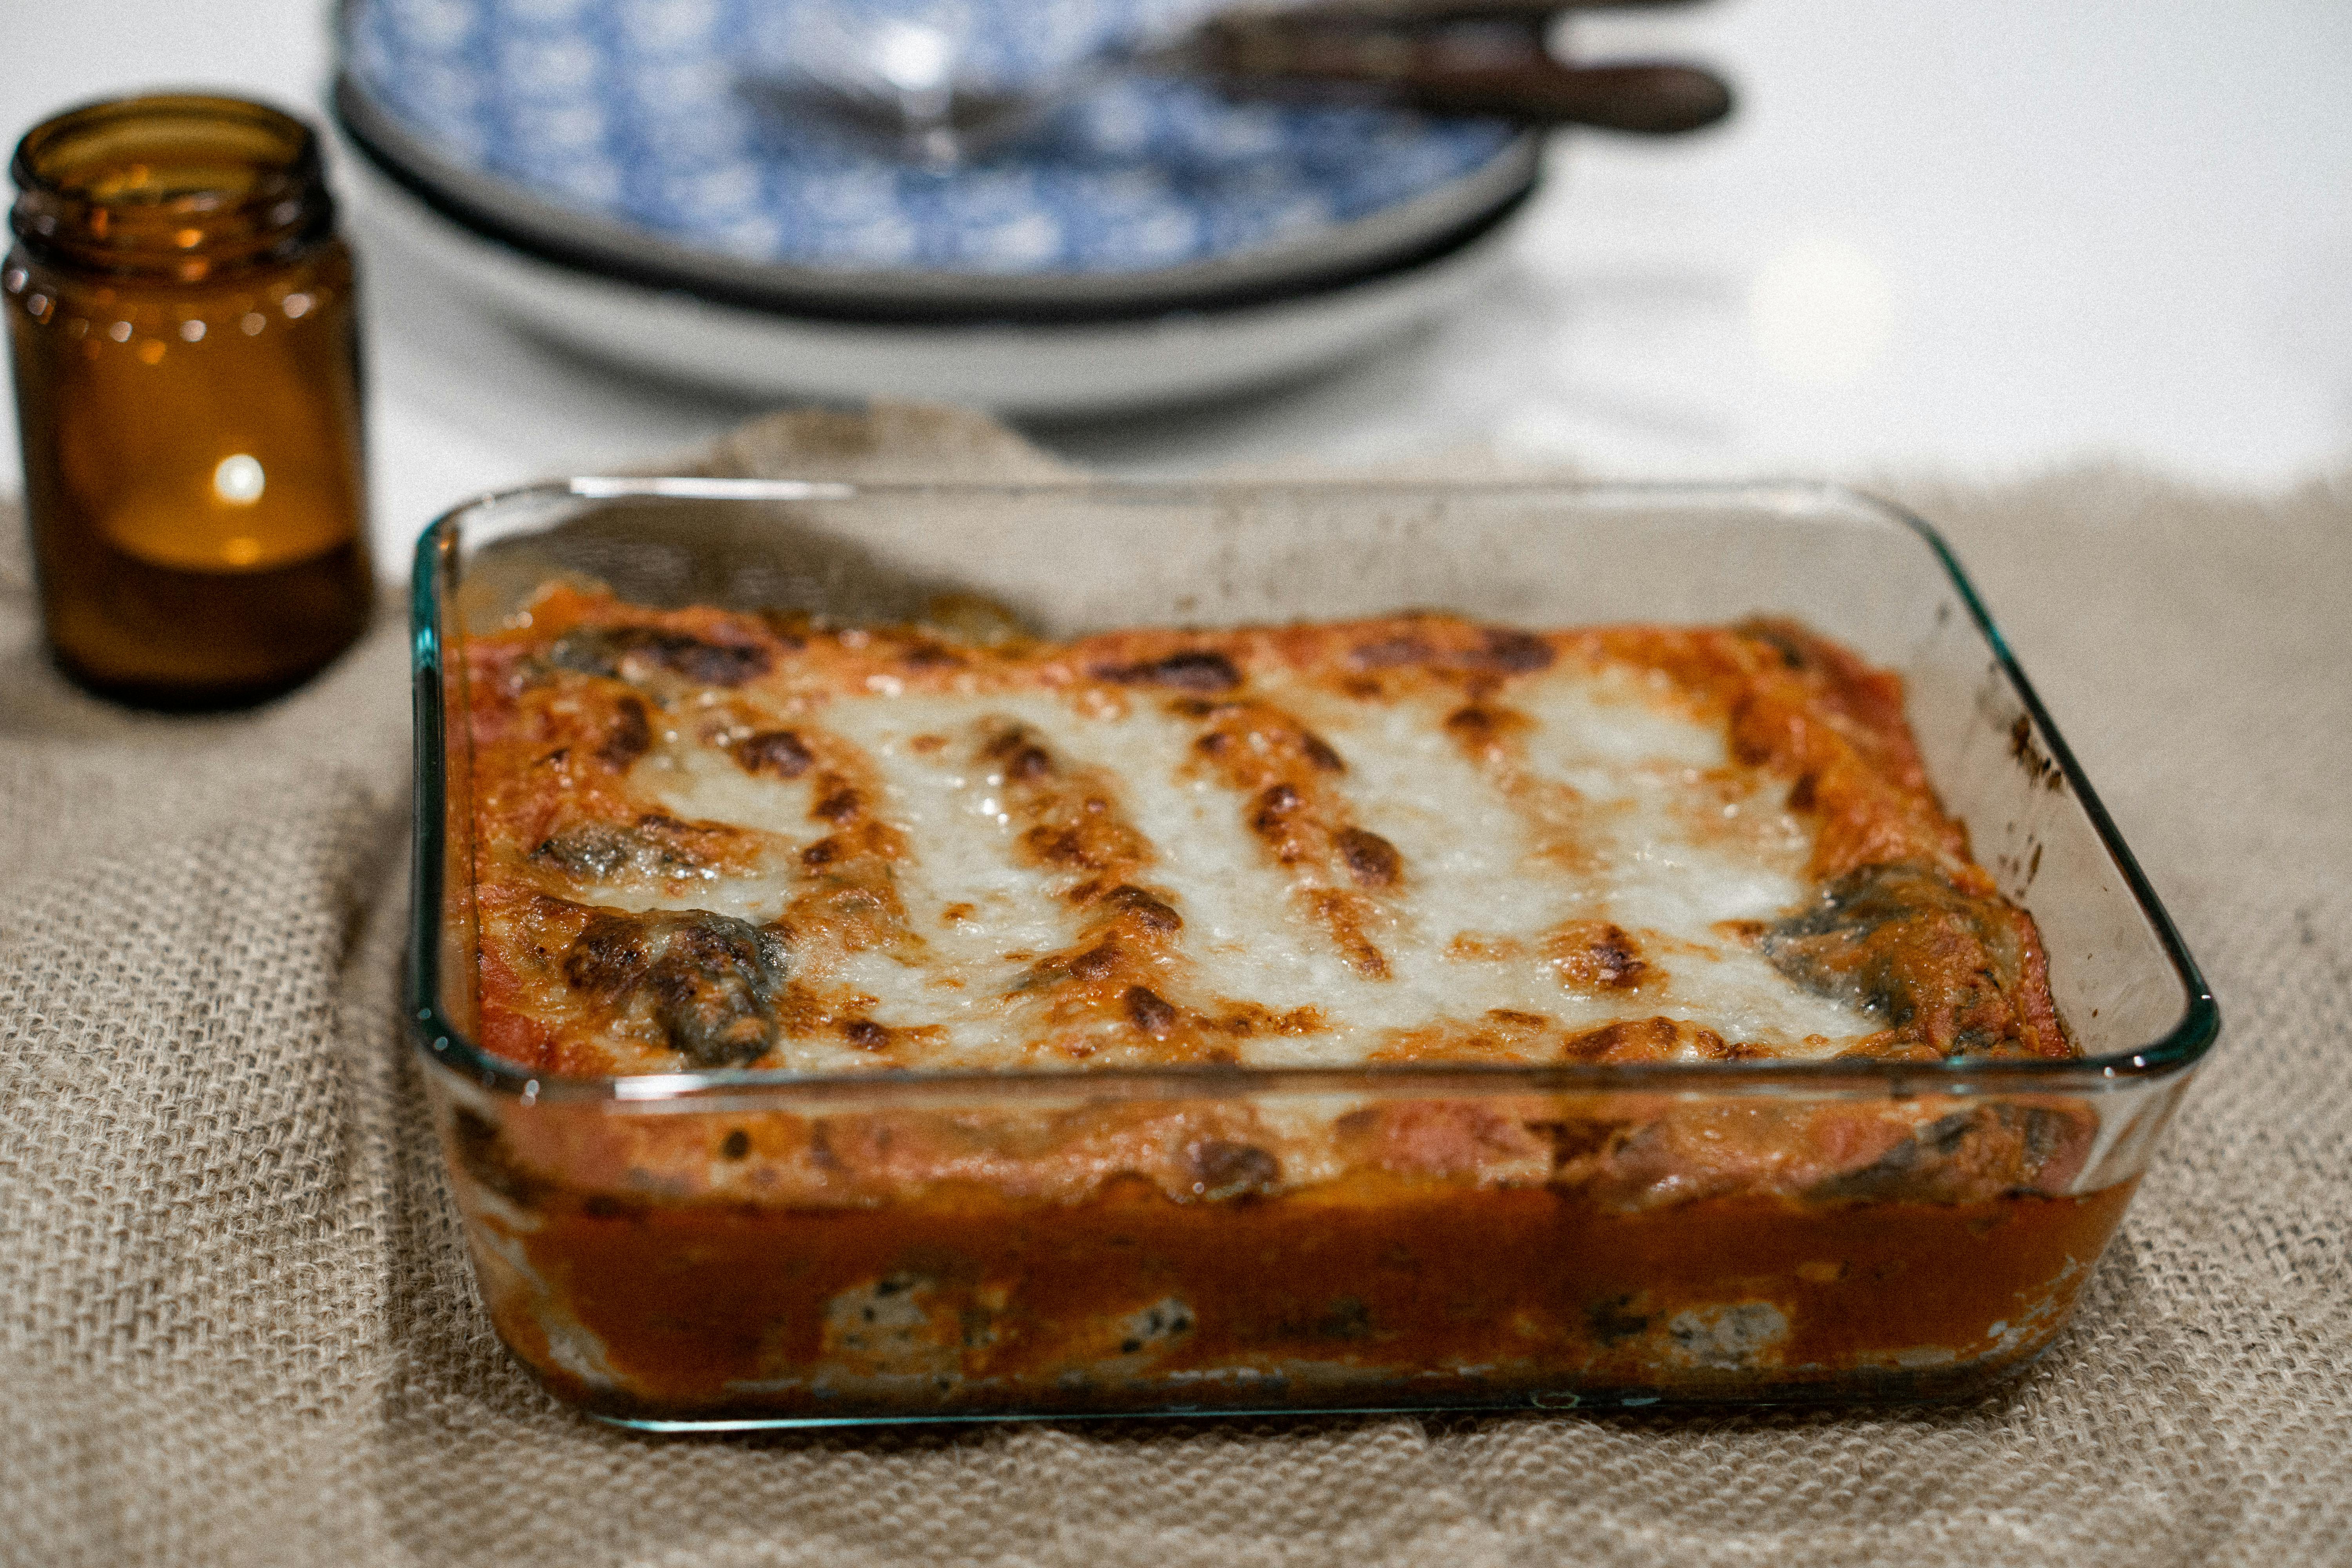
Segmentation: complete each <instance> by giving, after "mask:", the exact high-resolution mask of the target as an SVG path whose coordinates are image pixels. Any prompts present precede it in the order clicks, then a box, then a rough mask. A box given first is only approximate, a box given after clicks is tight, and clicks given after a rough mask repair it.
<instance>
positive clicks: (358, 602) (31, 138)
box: [0, 96, 374, 707]
mask: <svg viewBox="0 0 2352 1568" xmlns="http://www.w3.org/2000/svg"><path fill="white" fill-rule="evenodd" d="M10 172H11V174H13V175H14V176H15V179H16V187H17V192H18V195H17V197H16V205H15V207H14V208H13V210H12V211H11V213H10V215H9V226H10V227H11V228H12V229H13V230H14V231H15V233H16V247H15V248H14V249H12V250H11V251H10V252H9V253H8V258H7V261H6V262H5V266H0V285H5V300H6V307H5V308H6V310H7V313H8V325H9V328H10V336H11V338H12V340H13V342H14V345H15V360H16V409H17V418H18V421H19V425H20V426H21V429H22V432H23V436H24V452H25V500H26V510H27V513H28V514H29V521H30V522H31V526H32V534H33V556H34V567H35V571H36V572H37V574H38V577H39V580H40V586H41V600H42V608H43V613H44V616H45V617H46V620H47V627H48V636H49V643H50V647H52V649H54V651H55V653H56V655H57V658H58V662H59V663H61V664H62V665H64V667H65V668H66V669H67V671H68V673H69V674H71V675H72V676H74V677H75V678H76V679H79V680H80V681H81V682H83V683H84V684H85V685H88V686H89V687H92V688H94V689H99V690H101V691H104V692H107V693H109V694H110V695H114V696H118V697H121V698H124V699H127V700H132V701H138V702H144V703H150V704H154V705H158V706H167V707H214V706H225V705H233V704H236V703H240V702H247V701H252V700H257V699H260V698H263V697H267V696H269V695H271V694H272V693H274V692H278V691H282V690H284V689H287V688H289V687H290V686H292V685H294V684H296V683H297V682H299V681H300V680H302V679H305V678H306V677H308V676H310V674H311V673H313V672H314V671H316V670H317V669H318V668H320V666H322V665H324V664H326V663H327V662H328V661H329V660H330V659H331V658H334V657H335V655H336V654H338V653H340V652H341V651H342V650H343V649H344V648H345V647H349V646H350V645H351V643H352V639H353V638H355V637H358V636H359V634H360V632H361V630H362V628H363V627H364V626H365V625H366V624H367V619H368V614H369V611H370V609H371V607H372V605H373V600H374V580H373V574H372V572H371V571H370V568H369V564H368V554H367V527H366V516H365V472H364V463H363V458H362V447H361V427H360V424H361V421H360V383H359V375H360V365H359V322H358V314H357V300H356V299H355V298H354V295H353V291H352V290H353V272H352V257H351V252H350V250H349V249H347V248H346V247H345V246H344V245H343V242H342V241H341V239H340V238H338V237H336V234H335V212H334V204H333V202H332V200H331V198H330V197H329V195H328V194H327V185H326V180H325V176H324V171H323V169H322V167H321V164H320V153H319V142H318V138H317V137H316V136H315V135H314V134H313V133H312V132H311V131H310V128H309V127H308V126H306V125H304V124H303V123H302V122H301V121H298V120H295V119H292V118H290V117H289V116H287V115H285V114H281V113H279V112H278V111H277V110H272V109H266V108H263V107H262V106H260V105H258V104H252V103H245V102H240V101H238V100H234V99H226V98H207V97H193V96H158V97H152V98H136V99H128V100H121V101H119V102H113V103H101V104H95V105H92V106H90V107H88V108H84V109H77V110H71V111H69V112H68V113H65V114H61V115H59V116H58V117H57V118H56V119H54V120H51V121H47V122H46V123H44V124H42V125H39V126H37V127H36V128H35V129H34V130H33V131H32V132H30V133H29V134H27V135H26V137H25V139H24V141H23V142H22V143H21V144H19V145H18V147H17V149H16V161H15V163H14V165H13V167H12V168H11V171H10Z"/></svg>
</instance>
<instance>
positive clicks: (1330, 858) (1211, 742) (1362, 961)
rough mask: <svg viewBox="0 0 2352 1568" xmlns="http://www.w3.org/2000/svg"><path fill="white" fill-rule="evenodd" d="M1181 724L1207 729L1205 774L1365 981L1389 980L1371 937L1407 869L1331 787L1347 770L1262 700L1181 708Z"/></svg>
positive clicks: (1202, 755) (1179, 704) (1175, 709)
mask: <svg viewBox="0 0 2352 1568" xmlns="http://www.w3.org/2000/svg"><path fill="white" fill-rule="evenodd" d="M1169 712H1170V713H1171V715H1173V716H1174V717H1176V718H1179V719H1182V720H1187V721H1194V722H1196V723H1197V724H1198V725H1199V726H1200V730H1199V733H1198V735H1197V737H1196V738H1195V739H1194V741H1193V742H1192V750H1193V752H1194V754H1195V757H1196V759H1197V763H1196V765H1198V766H1199V767H1200V768H1202V770H1204V771H1205V772H1206V773H1209V774H1210V776H1212V777H1213V778H1215V779H1216V780H1217V781H1218V782H1219V783H1220V784H1223V785H1224V786H1225V787H1226V788H1227V789H1229V790H1232V791H1234V793H1235V794H1237V795H1240V796H1241V797H1242V799H1243V800H1244V803H1245V804H1244V807H1243V809H1244V813H1245V814H1246V820H1247V821H1248V824H1249V828H1250V831H1251V833H1253V834H1254V835H1255V836H1256V838H1257V841H1258V843H1259V845H1260V846H1261V847H1263V849H1264V850H1265V854H1266V856H1267V858H1269V859H1271V860H1272V861H1273V862H1274V863H1275V864H1276V865H1277V866H1279V867H1281V868H1283V869H1284V870H1285V871H1286V872H1287V873H1288V874H1289V876H1290V878H1291V879H1292V881H1293V882H1294V883H1295V884H1296V891H1295V893H1294V895H1293V896H1294V898H1295V899H1296V900H1297V903H1298V906H1299V907H1300V908H1301V909H1302V910H1305V911H1306V913H1307V916H1308V918H1309V919H1310V920H1311V921H1313V922H1314V923H1315V924H1316V925H1317V926H1318V927H1319V928H1321V930H1322V931H1324V932H1325V933H1326V934H1327V935H1328V937H1329V938H1330V941H1331V945H1332V946H1333V947H1334V948H1335V949H1337V950H1338V951H1339V955H1340V956H1341V957H1342V958H1344V959H1345V960H1347V963H1348V966H1349V968H1351V969H1353V970H1354V971H1355V972H1356V973H1358V974H1360V975H1362V976H1363V977H1364V978H1365V979H1367V980H1385V979H1387V978H1389V963H1388V959H1387V957H1386V956H1385V955H1384V954H1383V953H1382V952H1381V949H1380V946H1379V944H1378V942H1375V941H1374V940H1373V933H1374V932H1376V931H1379V930H1380V928H1381V926H1382V925H1384V924H1386V923H1387V922H1388V921H1390V920H1391V918H1392V915H1391V900H1394V899H1395V898H1397V897H1400V896H1402V893H1403V892H1404V890H1405V889H1404V878H1405V866H1404V860H1403V858H1402V856H1401V855H1399V854H1398V853H1397V847H1396V846H1395V845H1394V844H1392V843H1391V842H1390V841H1389V840H1388V839H1386V838H1384V837H1381V835H1380V834H1377V833H1374V832H1372V831H1371V830H1370V829H1369V828H1366V827H1362V826H1359V825H1358V824H1357V823H1356V822H1355V821H1354V813H1353V809H1352V807H1351V806H1350V805H1349V802H1348V799H1347V797H1346V796H1345V795H1341V794H1340V793H1339V790H1338V789H1337V788H1336V787H1334V786H1335V781H1336V780H1337V778H1338V777H1339V775H1340V774H1341V773H1346V772H1347V763H1346V762H1345V760H1343V759H1342V758H1341V757H1340V755H1339V752H1336V751H1334V750H1332V748H1331V746H1330V743H1329V742H1327V741H1325V740H1324V739H1323V738H1322V737H1321V736H1319V735H1318V734H1316V733H1315V731H1312V730H1310V729H1308V728H1307V726H1306V725H1305V724H1304V723H1302V722H1300V721H1299V720H1298V719H1297V716H1295V715H1294V714H1291V713H1289V712H1287V711H1286V710H1284V709H1282V708H1281V707H1279V706H1277V705H1276V704H1274V703H1272V702H1268V701H1265V700H1261V699H1257V698H1248V697H1244V698H1237V699H1233V700H1225V701H1208V700H1201V699H1190V700H1178V701H1174V702H1171V703H1170V704H1169Z"/></svg>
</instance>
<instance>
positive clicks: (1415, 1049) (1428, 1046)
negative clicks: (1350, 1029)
mask: <svg viewBox="0 0 2352 1568" xmlns="http://www.w3.org/2000/svg"><path fill="white" fill-rule="evenodd" d="M1558 1048H1559V1041H1558V1031H1557V1028H1556V1026H1554V1024H1553V1023H1552V1020H1551V1019H1549V1018H1548V1017H1546V1016H1544V1015H1542V1014H1541V1013H1522V1012H1519V1011H1517V1010H1516V1009H1514V1008H1509V1007H1490V1008H1488V1009H1487V1010H1486V1013H1485V1014H1484V1015H1482V1016H1480V1017H1478V1018H1477V1019H1475V1021H1473V1020H1465V1019H1460V1018H1439V1019H1436V1020H1434V1021H1433V1022H1431V1023H1427V1024H1421V1025H1416V1026H1412V1027H1410V1028H1402V1029H1391V1030H1388V1031H1386V1032H1385V1033H1384V1034H1383V1036H1382V1037H1381V1046H1380V1048H1379V1049H1377V1050H1374V1051H1372V1052H1370V1054H1369V1056H1368V1057H1367V1058H1366V1059H1368V1060H1370V1061H1379V1062H1440V1061H1455V1062H1525V1061H1538V1060H1544V1059H1548V1058H1550V1057H1552V1056H1554V1055H1555V1054H1557V1051H1558Z"/></svg>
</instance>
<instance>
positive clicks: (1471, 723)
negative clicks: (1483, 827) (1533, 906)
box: [1445, 643, 1599, 871]
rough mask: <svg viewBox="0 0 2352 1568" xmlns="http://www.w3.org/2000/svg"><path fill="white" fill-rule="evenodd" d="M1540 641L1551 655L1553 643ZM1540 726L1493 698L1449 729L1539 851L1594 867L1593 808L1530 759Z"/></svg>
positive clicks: (1461, 712) (1471, 707)
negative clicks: (1531, 734)
mask: <svg viewBox="0 0 2352 1568" xmlns="http://www.w3.org/2000/svg"><path fill="white" fill-rule="evenodd" d="M1537 646H1538V647H1543V648H1544V652H1545V654H1546V656H1547V657H1549V654H1550V651H1551V650H1550V648H1549V647H1548V646H1546V645H1543V644H1540V643H1538V645H1537ZM1534 728H1535V721H1534V720H1532V719H1530V718H1528V716H1527V715H1526V714H1525V713H1522V712H1520V711H1518V710H1517V709H1513V708H1506V707H1503V706H1501V705H1499V704H1496V703H1494V702H1490V701H1479V702H1472V703H1469V704H1466V705H1465V706H1464V707H1461V708H1458V709H1456V710H1454V712H1453V713H1452V714H1450V715H1449V716H1448V717H1447V718H1446V721H1445V732H1446V733H1447V734H1449V735H1451V736H1452V737H1453V738H1454V744H1455V745H1456V746H1458V747H1460V748H1461V751H1462V754H1463V755H1464V756H1465V757H1466V758H1468V759H1469V760H1470V762H1471V763H1473V764H1475V766H1476V767H1477V768H1478V770H1479V771H1480V772H1482V773H1485V774H1486V778H1487V781H1488V782H1489V783H1491V784H1493V785H1494V786H1495V790H1496V793H1497V794H1499V795H1501V796H1502V797H1503V799H1504V801H1505V802H1506V803H1507V805H1509V806H1510V807H1511V809H1512V811H1513V812H1514V813H1515V814H1516V815H1517V816H1518V818H1519V821H1520V822H1521V823H1522V824H1523V825H1524V826H1525V827H1526V829H1527V833H1528V843H1529V844H1530V846H1531V847H1533V850H1534V852H1535V854H1536V855H1537V857H1538V858H1541V859H1544V860H1548V861H1549V862H1551V864H1553V865H1554V866H1557V867H1558V868H1560V869H1561V870H1563V871H1591V870H1592V869H1594V868H1596V866H1597V864H1598V860H1599V857H1598V856H1597V854H1596V853H1595V851H1594V848H1593V844H1592V839H1593V834H1592V828H1591V809H1590V808H1589V807H1588V806H1587V805H1586V804H1585V800H1584V797H1583V796H1582V795H1579V794H1578V793H1577V791H1576V789H1575V787H1574V786H1572V785H1570V784H1566V783H1563V782H1562V781H1560V780H1558V779H1548V778H1545V777H1543V776H1542V775H1540V774H1538V773H1536V771H1535V770H1534V769H1533V768H1531V767H1529V766H1528V760H1527V736H1528V731H1530V730H1533V729H1534Z"/></svg>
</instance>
